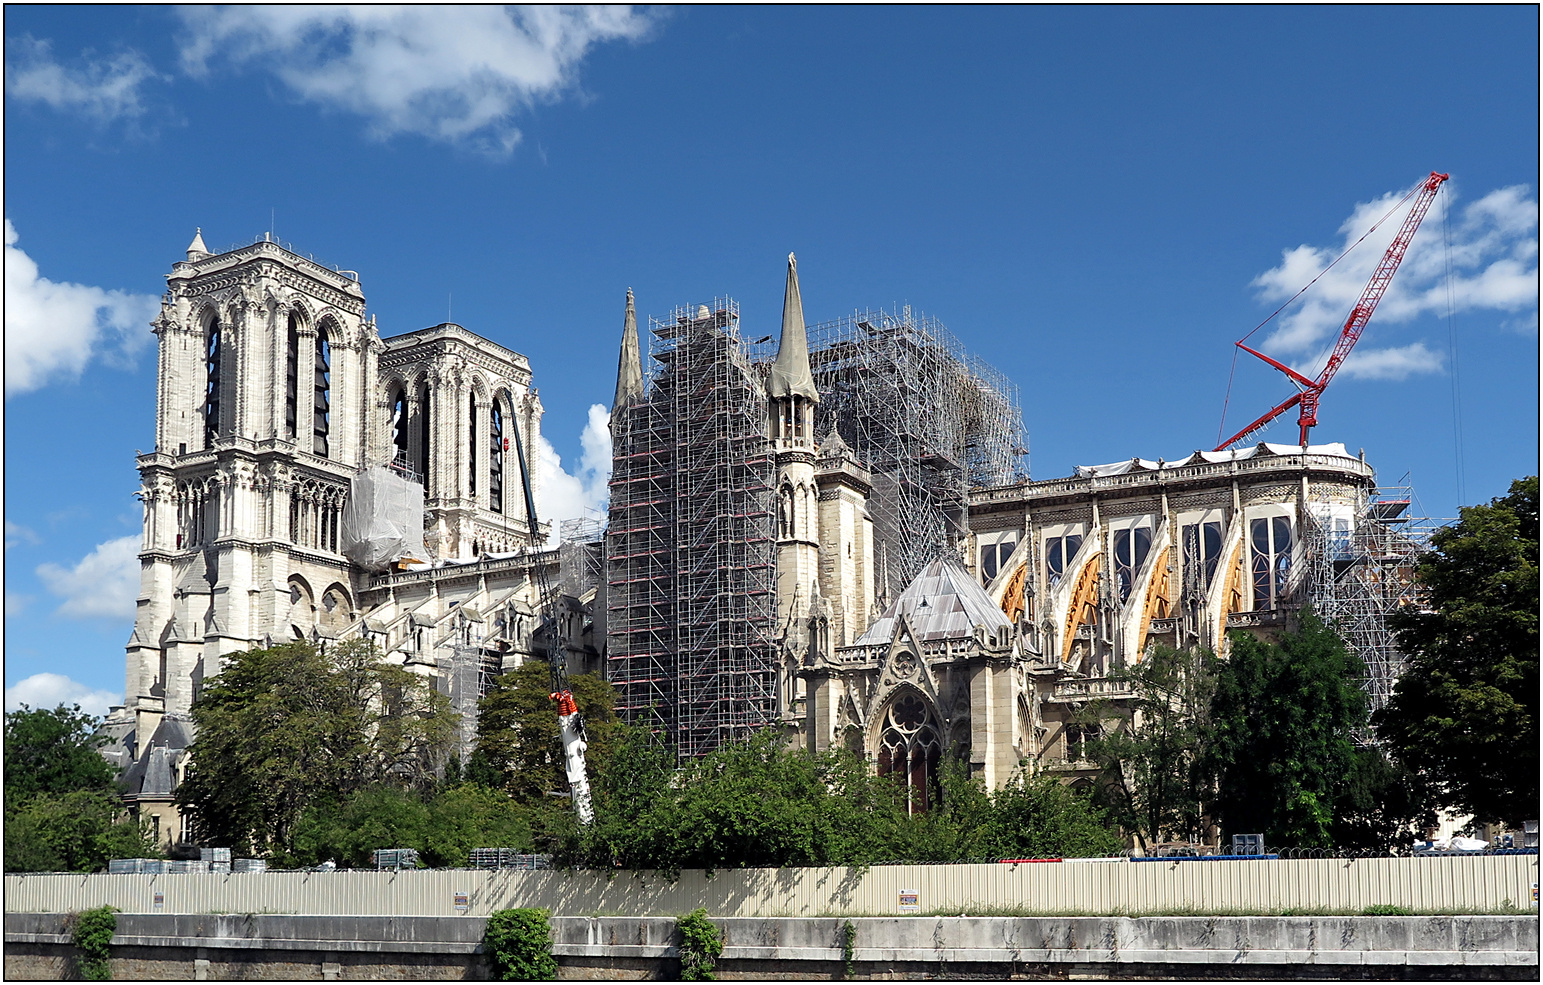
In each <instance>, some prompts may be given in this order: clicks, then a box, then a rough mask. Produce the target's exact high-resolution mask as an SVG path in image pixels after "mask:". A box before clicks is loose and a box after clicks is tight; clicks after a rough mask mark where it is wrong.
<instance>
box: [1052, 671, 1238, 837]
mask: <svg viewBox="0 0 1543 985" xmlns="http://www.w3.org/2000/svg"><path fill="white" fill-rule="evenodd" d="M1218 670H1219V666H1218V663H1217V660H1216V657H1215V655H1214V654H1212V653H1211V651H1209V650H1206V649H1201V648H1196V649H1191V650H1175V649H1173V648H1172V647H1166V646H1157V647H1154V648H1153V650H1152V652H1151V653H1149V654H1147V655H1146V656H1145V657H1144V658H1143V659H1142V660H1141V662H1140V663H1137V664H1135V665H1134V666H1132V667H1125V668H1121V669H1118V670H1115V671H1111V672H1110V674H1109V677H1110V679H1112V680H1116V681H1123V682H1125V683H1127V684H1129V685H1130V688H1131V695H1132V696H1131V697H1130V698H1129V699H1125V700H1121V701H1095V702H1092V703H1090V704H1089V706H1088V707H1087V709H1085V710H1084V712H1083V713H1082V714H1081V715H1080V716H1079V724H1081V725H1082V726H1083V727H1085V728H1089V727H1090V728H1095V729H1097V730H1098V731H1097V733H1096V734H1097V735H1098V736H1099V737H1098V738H1096V739H1094V740H1092V741H1090V742H1088V743H1087V747H1086V752H1085V755H1086V756H1087V757H1088V758H1089V759H1091V760H1092V761H1093V762H1095V763H1097V764H1098V766H1099V767H1100V772H1101V776H1100V778H1099V779H1100V782H1099V785H1098V787H1097V799H1098V802H1099V803H1101V804H1103V805H1104V806H1106V807H1107V808H1108V809H1109V810H1110V813H1111V814H1112V816H1113V817H1114V819H1115V820H1116V821H1118V822H1119V824H1120V826H1121V827H1123V828H1124V829H1125V830H1126V831H1128V832H1130V833H1131V834H1132V835H1133V836H1134V837H1135V838H1136V839H1137V841H1138V842H1139V843H1140V844H1141V845H1142V846H1143V847H1146V846H1148V845H1149V844H1151V843H1153V842H1156V841H1161V840H1162V839H1163V837H1164V835H1165V834H1167V835H1171V836H1177V837H1182V838H1185V839H1186V840H1194V839H1196V838H1198V837H1199V836H1200V835H1201V833H1202V832H1203V831H1204V829H1205V827H1206V824H1207V819H1206V806H1207V802H1208V801H1209V800H1210V788H1211V777H1210V776H1209V774H1208V772H1207V768H1208V766H1209V765H1210V763H1209V758H1210V742H1211V738H1212V735H1213V731H1212V729H1211V702H1212V699H1213V697H1214V696H1215V693H1216V685H1217V674H1218Z"/></svg>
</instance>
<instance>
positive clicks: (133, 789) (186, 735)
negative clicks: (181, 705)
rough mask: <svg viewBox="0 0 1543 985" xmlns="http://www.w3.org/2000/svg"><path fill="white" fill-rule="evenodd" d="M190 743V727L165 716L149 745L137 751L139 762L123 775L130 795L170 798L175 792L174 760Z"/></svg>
mask: <svg viewBox="0 0 1543 985" xmlns="http://www.w3.org/2000/svg"><path fill="white" fill-rule="evenodd" d="M192 742H193V727H192V723H190V722H186V721H183V720H181V719H179V718H172V717H171V716H169V715H168V716H166V717H164V718H162V719H161V723H160V725H158V726H156V729H155V733H154V734H153V735H151V736H150V741H149V742H147V743H145V744H144V745H143V746H141V747H140V753H139V759H138V760H137V761H136V762H135V763H134V764H133V765H131V766H130V767H129V768H128V769H127V770H126V771H125V772H124V774H123V781H122V782H123V784H124V786H125V787H127V789H128V792H129V793H130V794H152V795H153V794H169V793H171V792H172V791H173V789H174V788H175V781H176V773H175V772H174V769H173V767H175V766H176V763H177V758H178V757H179V756H180V755H182V751H183V750H184V749H186V748H187V747H188V746H189V745H191V744H192Z"/></svg>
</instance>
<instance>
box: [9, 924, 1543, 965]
mask: <svg viewBox="0 0 1543 985" xmlns="http://www.w3.org/2000/svg"><path fill="white" fill-rule="evenodd" d="M67 919H68V918H67V916H66V915H64V914H40V913H29V914H21V913H7V914H6V915H5V971H6V976H7V977H8V978H11V979H53V980H57V979H62V978H65V977H67V976H69V975H70V973H71V972H72V971H73V968H72V961H73V957H72V956H73V953H74V948H73V946H72V945H71V944H70V942H69V941H70V938H69V935H68V928H67ZM485 922H486V921H485V918H482V917H335V916H331V917H329V916H282V915H251V914H248V915H203V916H199V915H176V914H146V913H136V914H131V913H125V914H120V915H119V917H118V933H117V936H115V937H114V938H113V948H112V950H113V958H112V970H113V976H114V977H115V978H118V979H140V980H157V979H159V980H190V979H191V980H206V981H228V980H236V979H244V980H254V979H269V980H273V979H288V980H295V979H311V980H317V979H321V980H348V979H353V980H359V979H376V980H389V979H414V980H457V979H486V978H487V977H488V968H487V964H486V961H485V960H484V958H483V955H482V952H481V939H482V934H483V929H484V925H485ZM716 922H717V923H718V924H719V926H720V927H722V928H723V930H724V934H725V947H724V952H723V956H722V958H721V959H720V961H719V977H720V978H724V979H752V980H769V979H786V980H799V979H814V978H821V979H824V978H832V979H835V978H840V977H842V974H843V972H844V970H845V967H846V962H847V960H848V959H850V960H851V962H852V971H853V974H854V976H855V977H856V978H861V979H871V978H901V979H920V978H964V977H983V978H1070V977H1093V978H1131V979H1135V978H1177V979H1193V978H1227V979H1239V978H1257V979H1279V978H1356V979H1437V978H1447V979H1453V978H1461V979H1467V980H1472V979H1490V980H1532V981H1535V980H1537V977H1538V921H1537V918H1536V917H1534V916H1531V915H1520V916H1428V917H923V916H910V917H858V918H852V919H851V920H850V921H848V920H847V919H845V918H840V917H826V918H798V917H789V918H743V917H739V918H735V917H730V918H724V919H721V920H718V921H716ZM848 922H850V923H851V924H852V927H853V932H854V933H853V940H852V951H851V954H850V955H848V954H846V953H845V952H844V950H843V939H844V933H843V928H844V925H845V924H846V923H848ZM553 934H554V938H555V941H554V945H553V952H554V953H555V954H556V955H557V957H558V962H559V966H560V969H561V977H562V978H564V979H572V980H583V979H610V980H624V979H643V978H672V977H675V975H676V974H677V970H678V965H677V959H676V933H675V921H674V920H673V919H672V918H669V917H554V918H553Z"/></svg>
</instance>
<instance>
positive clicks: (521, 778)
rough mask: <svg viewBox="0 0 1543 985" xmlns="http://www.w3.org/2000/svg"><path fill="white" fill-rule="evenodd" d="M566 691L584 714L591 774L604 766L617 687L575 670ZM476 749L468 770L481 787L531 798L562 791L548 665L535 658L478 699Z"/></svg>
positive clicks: (529, 800)
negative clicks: (549, 792) (570, 692)
mask: <svg viewBox="0 0 1543 985" xmlns="http://www.w3.org/2000/svg"><path fill="white" fill-rule="evenodd" d="M568 687H569V690H571V691H572V692H573V699H574V702H575V703H576V704H577V705H578V709H579V714H580V715H581V716H583V719H584V731H585V735H586V736H587V737H588V743H589V749H588V751H587V753H586V757H587V760H588V763H589V771H590V774H591V775H598V774H599V773H602V772H604V771H605V770H606V768H607V763H608V761H609V759H610V755H611V745H612V736H613V733H614V731H615V728H616V724H617V722H616V712H615V707H616V690H615V688H613V687H612V686H611V685H610V683H609V682H607V681H604V680H601V679H600V678H599V677H598V676H596V675H594V674H575V675H573V676H572V677H570V678H569V679H568ZM477 709H478V715H477V749H476V752H474V753H473V754H472V760H471V762H470V764H468V775H469V777H470V778H471V779H474V780H476V781H477V782H478V783H481V784H482V785H484V786H488V787H497V788H499V789H502V790H505V791H507V792H508V793H509V795H510V796H512V797H513V798H514V799H515V800H517V801H521V802H523V803H534V802H536V801H539V800H541V799H542V798H543V797H545V796H546V794H547V792H548V791H558V792H562V791H566V790H567V789H568V777H567V773H566V772H565V771H564V769H563V750H562V731H561V729H560V728H559V726H558V724H557V708H556V705H555V703H554V702H553V701H552V684H551V669H550V668H549V667H548V666H547V664H546V663H544V662H542V661H539V660H535V661H530V662H528V663H525V664H522V665H521V666H520V667H518V668H516V669H515V670H513V671H510V672H509V673H507V674H504V675H503V676H501V677H499V678H497V679H496V680H494V682H493V686H492V688H491V689H489V691H488V693H487V694H486V695H484V696H483V698H482V700H481V701H479V702H478V703H477Z"/></svg>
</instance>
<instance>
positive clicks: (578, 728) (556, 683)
mask: <svg viewBox="0 0 1543 985" xmlns="http://www.w3.org/2000/svg"><path fill="white" fill-rule="evenodd" d="M505 440H507V439H505ZM514 450H515V456H516V457H517V458H518V459H519V463H520V476H521V477H522V478H523V479H524V486H525V529H526V532H527V534H528V535H529V537H530V549H531V552H532V553H533V554H534V552H535V551H537V550H538V549H539V548H540V547H541V543H540V538H541V534H540V531H539V530H538V527H537V522H536V498H535V496H534V495H532V492H531V487H530V469H529V468H527V463H526V460H525V442H524V441H523V440H522V439H521V437H520V428H519V425H518V424H516V425H515V427H514ZM530 570H531V576H532V579H533V580H534V581H535V584H536V593H537V595H538V596H539V599H538V603H537V604H538V605H539V606H540V608H541V621H542V622H544V623H545V624H546V639H547V644H546V646H547V652H546V658H547V664H548V665H549V666H550V667H551V668H552V693H551V698H552V700H553V701H554V702H556V703H557V726H558V729H559V730H560V732H561V734H562V743H563V773H564V774H565V775H566V776H567V778H568V789H569V790H570V791H572V794H573V809H574V812H575V813H577V814H578V816H579V823H580V824H593V823H594V821H595V808H594V804H593V802H592V801H591V799H590V794H589V770H588V764H587V762H586V761H585V756H584V753H585V751H586V750H588V748H589V741H588V739H587V738H586V736H585V732H584V718H583V716H582V715H580V714H579V706H578V704H577V702H575V701H574V699H573V691H571V690H570V689H569V688H568V671H567V668H565V667H564V666H563V653H562V647H561V646H560V644H559V643H558V641H557V639H556V634H557V612H556V609H557V596H556V594H554V592H553V590H552V586H551V584H550V580H549V579H548V578H547V576H546V569H545V568H544V567H543V566H542V564H541V562H540V561H536V560H534V559H532V562H531V566H530Z"/></svg>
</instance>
